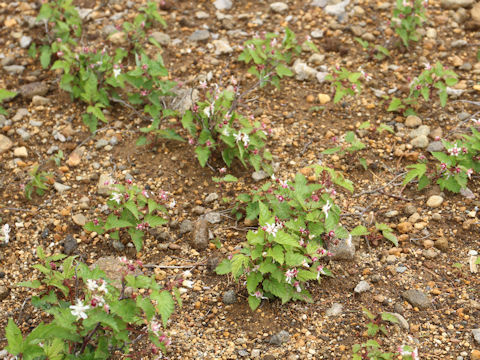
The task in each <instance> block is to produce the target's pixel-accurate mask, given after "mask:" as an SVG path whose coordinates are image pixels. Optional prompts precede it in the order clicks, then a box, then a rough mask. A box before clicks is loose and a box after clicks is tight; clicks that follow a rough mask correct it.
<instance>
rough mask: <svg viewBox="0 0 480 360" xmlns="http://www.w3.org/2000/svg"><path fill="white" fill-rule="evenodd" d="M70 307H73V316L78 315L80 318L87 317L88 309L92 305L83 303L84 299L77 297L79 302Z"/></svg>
mask: <svg viewBox="0 0 480 360" xmlns="http://www.w3.org/2000/svg"><path fill="white" fill-rule="evenodd" d="M70 309H72V311H71V313H72V315H73V316H76V317H77V320H78V319H80V318H81V319H86V318H87V317H88V316H87V314H86V313H85V311H86V310H88V309H90V306H88V305H83V302H82V300H80V299H77V304H76V305H70Z"/></svg>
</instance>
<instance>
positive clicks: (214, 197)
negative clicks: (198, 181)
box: [205, 193, 218, 204]
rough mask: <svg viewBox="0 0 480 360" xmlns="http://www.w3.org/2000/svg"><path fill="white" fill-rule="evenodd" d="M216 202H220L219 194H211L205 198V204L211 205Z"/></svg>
mask: <svg viewBox="0 0 480 360" xmlns="http://www.w3.org/2000/svg"><path fill="white" fill-rule="evenodd" d="M215 200H218V194H217V193H210V194H208V196H207V197H206V198H205V202H206V203H207V204H208V203H211V202H214V201H215Z"/></svg>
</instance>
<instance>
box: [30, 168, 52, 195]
mask: <svg viewBox="0 0 480 360" xmlns="http://www.w3.org/2000/svg"><path fill="white" fill-rule="evenodd" d="M29 174H30V180H29V181H28V182H27V184H26V185H25V189H24V194H25V197H26V198H27V199H28V200H32V194H33V193H34V192H35V193H36V194H37V195H39V196H43V194H45V191H46V190H48V189H49V183H51V182H52V180H53V174H51V173H47V172H45V171H40V172H39V171H38V165H35V166H34V167H33V168H32V170H31V171H30V173H29Z"/></svg>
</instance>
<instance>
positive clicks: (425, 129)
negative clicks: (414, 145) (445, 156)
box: [408, 125, 430, 139]
mask: <svg viewBox="0 0 480 360" xmlns="http://www.w3.org/2000/svg"><path fill="white" fill-rule="evenodd" d="M421 135H424V136H428V135H430V126H428V125H420V126H419V127H418V128H417V129H414V130H412V131H410V133H409V134H408V136H409V137H410V139H415V138H416V137H419V136H421Z"/></svg>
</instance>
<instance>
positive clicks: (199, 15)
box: [195, 11, 210, 20]
mask: <svg viewBox="0 0 480 360" xmlns="http://www.w3.org/2000/svg"><path fill="white" fill-rule="evenodd" d="M195 17H196V18H197V19H200V20H203V19H208V18H209V17H210V15H209V14H208V13H206V12H205V11H197V12H196V13H195Z"/></svg>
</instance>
